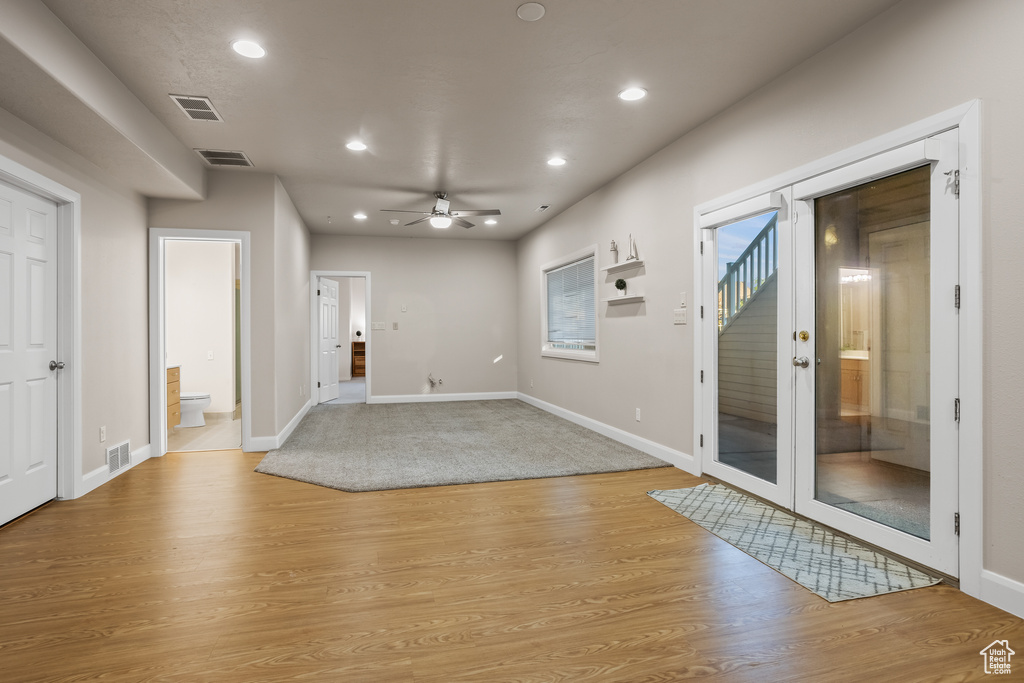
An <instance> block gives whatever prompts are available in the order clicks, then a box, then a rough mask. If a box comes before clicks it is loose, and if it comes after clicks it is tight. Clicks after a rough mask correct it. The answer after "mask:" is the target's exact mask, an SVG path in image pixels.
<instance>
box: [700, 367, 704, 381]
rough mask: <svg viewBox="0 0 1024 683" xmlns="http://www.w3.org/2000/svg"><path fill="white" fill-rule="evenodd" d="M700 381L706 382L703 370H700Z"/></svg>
mask: <svg viewBox="0 0 1024 683" xmlns="http://www.w3.org/2000/svg"><path fill="white" fill-rule="evenodd" d="M700 383H701V384H704V371H703V370H701V371H700Z"/></svg>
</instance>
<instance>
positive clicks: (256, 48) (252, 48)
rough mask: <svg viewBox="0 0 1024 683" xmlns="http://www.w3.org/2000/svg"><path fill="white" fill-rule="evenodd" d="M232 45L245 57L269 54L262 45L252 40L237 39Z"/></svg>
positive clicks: (258, 56) (256, 57)
mask: <svg viewBox="0 0 1024 683" xmlns="http://www.w3.org/2000/svg"><path fill="white" fill-rule="evenodd" d="M231 47H232V48H233V49H234V50H235V52H237V53H238V54H240V55H242V56H243V57H248V58H249V59H259V58H260V57H263V56H264V55H266V54H267V51H266V50H264V49H263V48H262V47H260V45H258V44H257V43H254V42H252V41H251V40H236V41H235V42H233V43H231Z"/></svg>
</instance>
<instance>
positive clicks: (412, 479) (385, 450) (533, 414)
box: [256, 399, 668, 491]
mask: <svg viewBox="0 0 1024 683" xmlns="http://www.w3.org/2000/svg"><path fill="white" fill-rule="evenodd" d="M667 466H668V465H667V463H665V462H663V461H661V460H659V459H657V458H654V457H652V456H649V455H647V454H645V453H642V452H640V451H638V450H636V449H634V448H630V447H628V446H624V445H622V444H620V443H619V442H617V441H613V440H612V439H609V438H607V437H604V436H601V435H600V434H597V433H595V432H592V431H590V430H589V429H585V428H584V427H580V426H578V425H576V424H573V423H572V422H569V421H568V420H563V419H562V418H559V417H555V416H554V415H551V414H550V413H546V412H544V411H542V410H539V409H537V408H534V407H533V406H531V405H529V404H527V403H523V402H522V401H519V400H516V399H509V400H499V401H453V402H447V403H389V404H374V405H367V404H354V405H329V404H321V405H318V406H316V407H314V408H313V409H312V410H310V411H309V413H308V414H307V415H306V417H305V418H303V420H302V422H301V423H300V424H299V426H298V427H296V428H295V431H294V432H293V433H292V435H291V437H290V438H289V439H288V441H287V442H286V443H285V444H284V446H282V447H281V448H279V449H277V450H274V451H270V452H269V453H267V455H266V457H265V458H264V459H263V461H262V462H261V463H260V464H259V465H258V466H257V467H256V471H257V472H263V473H265V474H273V475H277V476H279V477H287V478H289V479H297V480H299V481H304V482H308V483H311V484H319V485H320V486H328V487H330V488H335V489H341V490H342V491H381V490H387V489H405V488H416V487H422V486H447V485H450V484H469V483H475V482H486V481H508V480H514V479H539V478H545V477H565V476H571V475H576V474H596V473H599V472H622V471H626V470H640V469H650V468H654V467H667Z"/></svg>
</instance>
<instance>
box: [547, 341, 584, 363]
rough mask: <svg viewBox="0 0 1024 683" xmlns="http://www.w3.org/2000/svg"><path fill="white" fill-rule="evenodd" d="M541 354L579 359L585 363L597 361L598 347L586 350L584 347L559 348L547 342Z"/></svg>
mask: <svg viewBox="0 0 1024 683" xmlns="http://www.w3.org/2000/svg"><path fill="white" fill-rule="evenodd" d="M540 355H541V356H543V357H545V358H561V359H563V360H579V361H583V362H585V363H597V362H598V355H597V349H594V350H593V351H585V350H582V349H559V348H553V347H551V346H548V345H547V344H545V345H544V346H542V347H541V349H540Z"/></svg>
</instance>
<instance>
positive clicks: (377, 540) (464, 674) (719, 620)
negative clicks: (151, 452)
mask: <svg viewBox="0 0 1024 683" xmlns="http://www.w3.org/2000/svg"><path fill="white" fill-rule="evenodd" d="M261 457H262V456H261V455H259V454H242V453H241V452H239V451H221V452H202V453H181V454H169V455H167V456H165V457H164V458H160V459H154V460H148V461H146V462H143V463H141V464H139V465H138V466H136V467H135V468H134V469H132V470H130V471H128V472H126V473H124V474H123V475H122V476H120V477H118V478H117V479H115V480H114V481H112V482H111V483H109V484H107V485H106V486H103V487H101V488H99V489H97V490H96V491H93V492H92V493H90V494H88V495H86V496H84V497H83V498H81V499H79V500H75V501H68V502H58V503H53V504H50V505H48V506H46V507H44V508H41V509H39V510H37V511H36V512H35V513H33V514H31V515H29V516H27V517H25V518H22V519H21V520H19V521H16V522H14V523H12V524H10V525H8V526H7V527H4V528H2V529H0V679H2V680H3V681H5V682H8V683H11V682H14V681H33V682H36V681H92V680H101V681H189V682H194V681H218V682H220V681H229V682H230V681H246V682H248V681H286V680H307V681H387V682H388V683H401V682H412V683H427V682H438V683H442V682H443V683H451V682H456V681H488V682H490V681H520V682H525V681H538V682H540V681H629V682H644V681H647V682H652V683H653V682H659V681H672V680H680V679H684V678H706V679H710V680H720V681H758V682H762V681H923V680H940V679H941V680H956V681H967V680H980V679H982V678H985V674H984V672H983V668H982V659H981V656H980V655H979V654H978V652H979V651H980V650H981V649H982V648H983V647H985V646H986V645H988V644H989V643H991V642H992V641H993V640H996V639H997V638H998V639H1001V640H1002V639H1009V641H1010V645H1011V647H1014V648H1015V649H1017V651H1018V652H1019V651H1020V648H1021V647H1024V623H1022V620H1020V619H1018V618H1016V617H1013V616H1011V615H1009V614H1007V613H1005V612H1002V611H1000V610H998V609H995V608H994V607H990V606H988V605H986V604H984V603H982V602H979V601H977V600H974V599H972V598H969V597H967V596H965V595H963V594H962V593H960V592H959V591H957V590H955V589H953V588H950V587H948V586H937V587H933V588H925V589H920V590H915V591H910V592H905V593H896V594H892V595H886V596H880V597H876V598H870V599H866V600H856V601H853V602H846V603H838V604H829V603H827V602H825V601H824V600H822V599H821V598H818V597H817V596H815V595H813V594H812V593H810V592H809V591H807V590H805V589H803V588H801V587H800V586H798V585H796V584H794V583H792V582H790V581H789V580H788V579H786V578H785V577H783V576H781V575H779V574H777V573H776V572H774V571H772V570H771V569H769V568H767V567H766V566H764V565H762V564H761V563H759V562H758V561H757V560H754V559H753V558H751V557H749V556H747V555H745V554H744V553H742V552H741V551H739V550H737V549H735V548H733V547H732V546H730V545H728V544H727V543H725V542H724V541H721V540H720V539H718V538H716V537H715V536H713V535H711V534H710V533H708V532H706V531H705V530H703V529H701V528H700V527H698V526H696V525H694V524H692V523H691V522H689V521H688V520H686V519H685V518H683V517H681V516H679V515H677V514H675V513H673V512H672V511H670V510H669V509H667V508H665V507H664V506H662V505H661V504H659V503H657V502H655V501H653V500H651V499H650V498H648V497H647V496H646V495H645V492H646V491H647V490H650V489H655V488H680V487H684V486H692V485H695V484H697V483H699V480H697V479H696V478H694V477H691V476H689V475H687V474H685V473H682V472H680V471H678V470H675V469H672V468H665V469H658V470H643V471H638V472H625V473H618V474H598V475H588V476H581V477H565V478H560V479H546V480H535V481H520V482H501V483H494V484H475V485H464V486H450V487H441V488H429V489H412V490H404V491H386V492H380V493H343V492H340V491H335V490H331V489H325V488H320V487H317V486H313V485H309V484H303V483H300V482H295V481H290V480H287V479H279V478H276V477H271V476H267V475H261V474H256V473H254V472H252V469H253V467H255V466H256V464H257V463H258V462H259V461H260V459H261ZM1014 664H1015V665H1016V662H1014ZM1014 668H1018V667H1017V666H1015V667H1014ZM1019 670H1020V671H1021V673H1024V660H1021V664H1020V666H1019Z"/></svg>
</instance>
